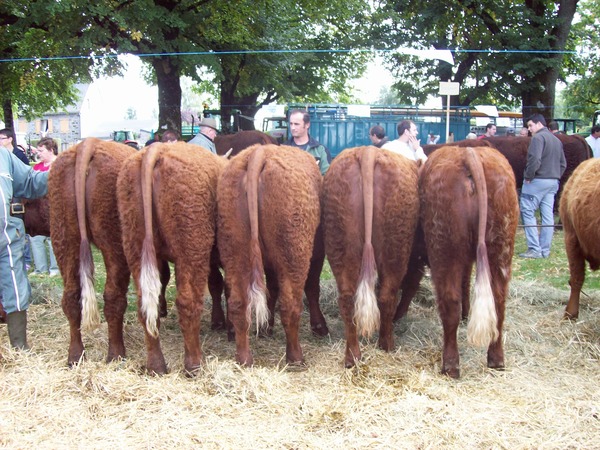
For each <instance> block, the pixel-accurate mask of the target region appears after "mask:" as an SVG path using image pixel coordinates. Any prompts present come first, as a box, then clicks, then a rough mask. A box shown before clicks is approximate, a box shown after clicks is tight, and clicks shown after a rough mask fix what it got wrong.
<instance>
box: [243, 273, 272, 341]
mask: <svg viewBox="0 0 600 450" xmlns="http://www.w3.org/2000/svg"><path fill="white" fill-rule="evenodd" d="M252 309H254V314H255V316H256V332H257V334H258V332H259V330H260V329H261V328H262V327H263V326H265V325H267V324H268V323H269V307H268V306H267V296H266V295H265V292H264V291H263V290H262V289H261V288H260V287H259V285H258V284H257V283H255V282H253V283H251V284H250V286H249V287H248V323H250V317H251V316H252Z"/></svg>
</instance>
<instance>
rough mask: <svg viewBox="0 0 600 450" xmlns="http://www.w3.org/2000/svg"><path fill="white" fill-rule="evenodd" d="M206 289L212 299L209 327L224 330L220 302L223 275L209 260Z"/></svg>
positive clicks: (223, 316)
mask: <svg viewBox="0 0 600 450" xmlns="http://www.w3.org/2000/svg"><path fill="white" fill-rule="evenodd" d="M208 291H209V292H210V298H211V299H212V309H211V311H210V329H211V330H225V329H227V321H226V320H225V311H224V310H223V305H222V303H221V297H222V296H223V275H221V271H220V270H219V267H218V266H217V265H216V264H213V263H212V262H211V265H210V273H209V274H208Z"/></svg>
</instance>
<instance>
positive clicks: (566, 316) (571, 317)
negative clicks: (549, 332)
mask: <svg viewBox="0 0 600 450" xmlns="http://www.w3.org/2000/svg"><path fill="white" fill-rule="evenodd" d="M578 318H579V312H577V313H575V314H571V313H570V312H568V311H565V314H564V315H563V320H570V321H576V320H577V319H578Z"/></svg>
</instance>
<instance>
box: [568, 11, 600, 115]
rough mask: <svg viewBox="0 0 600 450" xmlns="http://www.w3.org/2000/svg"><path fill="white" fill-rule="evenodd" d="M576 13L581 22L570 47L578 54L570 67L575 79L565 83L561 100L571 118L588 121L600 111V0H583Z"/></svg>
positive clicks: (575, 25)
mask: <svg viewBox="0 0 600 450" xmlns="http://www.w3.org/2000/svg"><path fill="white" fill-rule="evenodd" d="M579 10H580V20H579V21H578V22H577V23H575V24H574V25H573V30H572V45H573V47H574V49H576V50H577V51H578V53H577V57H576V58H574V60H573V62H572V63H571V65H570V69H571V71H572V72H573V73H574V74H575V75H576V76H577V78H576V79H575V80H573V81H571V82H570V83H568V86H567V88H566V89H565V91H564V92H563V100H564V102H565V104H566V107H567V108H568V110H569V111H570V112H571V115H573V116H576V117H581V118H582V119H584V120H585V121H586V122H589V121H590V119H591V117H592V114H593V113H594V111H595V110H597V109H600V71H598V67H600V53H599V51H598V49H599V48H600V1H599V0H585V1H582V2H581V3H580V9H579Z"/></svg>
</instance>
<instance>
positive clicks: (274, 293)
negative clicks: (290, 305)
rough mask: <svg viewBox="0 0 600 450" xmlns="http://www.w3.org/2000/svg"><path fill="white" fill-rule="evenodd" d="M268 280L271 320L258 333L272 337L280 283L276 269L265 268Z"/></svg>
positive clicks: (268, 304) (268, 301)
mask: <svg viewBox="0 0 600 450" xmlns="http://www.w3.org/2000/svg"><path fill="white" fill-rule="evenodd" d="M265 274H266V280H267V291H268V295H267V306H268V308H269V321H268V323H267V324H266V325H265V326H263V327H261V329H260V330H259V333H258V335H259V336H260V337H271V336H273V327H274V326H275V305H276V304H277V299H278V298H279V284H278V280H277V274H276V272H275V271H273V270H270V269H265Z"/></svg>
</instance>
